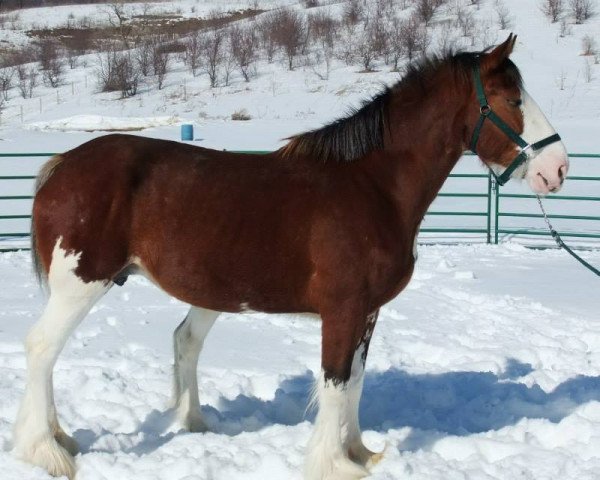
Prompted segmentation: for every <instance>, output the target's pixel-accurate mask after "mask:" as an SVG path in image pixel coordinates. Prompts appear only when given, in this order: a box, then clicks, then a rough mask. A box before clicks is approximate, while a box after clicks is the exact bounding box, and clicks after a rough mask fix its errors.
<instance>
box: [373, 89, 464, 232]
mask: <svg viewBox="0 0 600 480" xmlns="http://www.w3.org/2000/svg"><path fill="white" fill-rule="evenodd" d="M445 92H446V93H444V92H443V91H439V92H435V91H434V92H433V94H428V95H423V98H422V99H420V101H418V102H417V101H415V100H414V98H411V99H410V101H408V99H403V98H401V97H400V98H397V99H394V101H392V102H391V104H390V112H389V119H390V135H389V137H388V141H387V142H386V146H385V148H384V154H383V156H384V157H387V158H386V160H385V162H386V163H388V164H389V167H388V168H391V171H389V172H388V174H389V175H391V176H392V177H393V178H394V179H395V183H396V185H395V190H396V191H395V192H392V193H393V194H394V195H395V196H396V198H397V201H398V202H399V205H398V206H399V208H400V209H401V210H403V211H405V212H410V214H411V215H416V216H417V217H418V219H419V221H420V220H421V219H422V218H423V216H424V215H425V212H426V211H427V208H428V207H429V205H430V204H431V202H432V201H433V200H434V199H435V197H436V195H437V194H438V192H439V190H440V188H441V187H442V185H443V183H444V181H445V180H446V178H448V175H449V174H450V172H451V170H452V169H453V168H454V166H455V165H456V162H457V161H458V160H459V159H460V157H461V155H462V153H463V150H464V139H463V134H464V131H463V128H464V127H463V125H464V119H463V117H464V111H465V99H464V98H460V97H461V96H460V95H455V96H449V95H448V93H447V90H446V91H445ZM399 95H402V94H401V93H400V94H399ZM445 97H448V98H445ZM407 105H409V106H410V107H409V108H407Z"/></svg>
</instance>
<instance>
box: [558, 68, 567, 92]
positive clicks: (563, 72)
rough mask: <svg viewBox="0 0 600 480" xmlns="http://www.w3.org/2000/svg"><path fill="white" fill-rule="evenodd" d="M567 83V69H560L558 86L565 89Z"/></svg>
mask: <svg viewBox="0 0 600 480" xmlns="http://www.w3.org/2000/svg"><path fill="white" fill-rule="evenodd" d="M566 83H567V71H566V70H565V69H564V68H563V69H561V71H560V74H559V75H558V77H557V78H556V86H557V87H558V88H559V90H564V89H565V86H566Z"/></svg>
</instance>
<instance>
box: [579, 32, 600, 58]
mask: <svg viewBox="0 0 600 480" xmlns="http://www.w3.org/2000/svg"><path fill="white" fill-rule="evenodd" d="M581 47H582V49H583V53H582V55H586V56H594V55H596V52H597V46H596V39H595V38H594V37H592V36H591V35H584V37H583V38H582V39H581Z"/></svg>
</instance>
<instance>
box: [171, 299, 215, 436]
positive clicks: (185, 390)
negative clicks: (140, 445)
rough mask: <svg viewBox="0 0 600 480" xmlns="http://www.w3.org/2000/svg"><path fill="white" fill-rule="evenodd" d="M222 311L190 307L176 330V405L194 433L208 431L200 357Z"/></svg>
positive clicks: (174, 334) (186, 425)
mask: <svg viewBox="0 0 600 480" xmlns="http://www.w3.org/2000/svg"><path fill="white" fill-rule="evenodd" d="M218 316H219V312H214V311H212V310H206V309H204V308H198V307H191V308H190V310H189V312H188V314H187V316H186V317H185V319H184V320H183V322H181V324H180V325H179V326H178V327H177V328H176V329H175V332H174V333H173V346H174V350H175V368H174V372H173V405H174V407H175V408H176V409H177V416H178V419H179V421H180V422H181V424H182V425H183V427H184V428H186V429H187V430H189V431H191V432H203V431H206V430H207V428H206V425H205V423H204V421H203V420H202V417H201V415H200V400H199V398H198V378H197V373H196V370H197V367H198V357H199V356H200V351H201V350H202V346H203V345H204V339H205V338H206V336H207V335H208V332H209V331H210V329H211V327H212V326H213V324H214V323H215V320H216V319H217V317H218Z"/></svg>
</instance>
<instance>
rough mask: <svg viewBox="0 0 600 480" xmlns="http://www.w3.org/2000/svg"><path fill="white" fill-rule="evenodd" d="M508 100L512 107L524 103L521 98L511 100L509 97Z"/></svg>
mask: <svg viewBox="0 0 600 480" xmlns="http://www.w3.org/2000/svg"><path fill="white" fill-rule="evenodd" d="M506 101H507V102H508V104H509V105H510V106H511V107H520V106H521V104H522V103H523V101H522V100H521V99H520V98H519V99H518V100H511V99H509V98H507V99H506Z"/></svg>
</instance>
